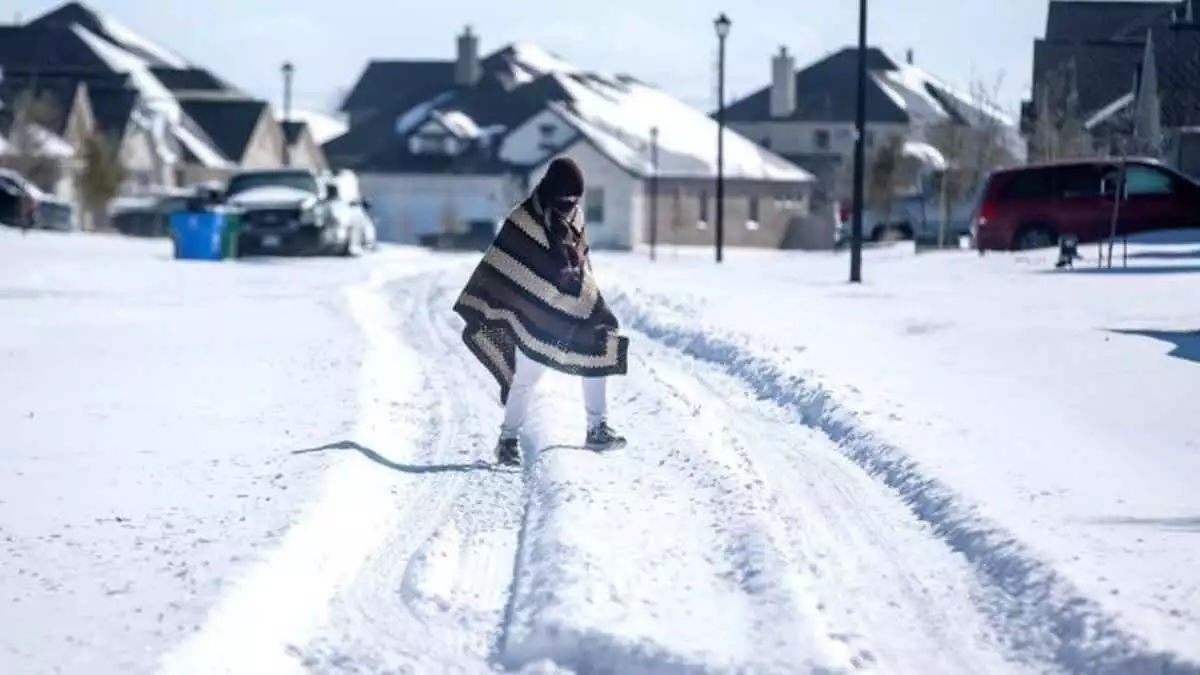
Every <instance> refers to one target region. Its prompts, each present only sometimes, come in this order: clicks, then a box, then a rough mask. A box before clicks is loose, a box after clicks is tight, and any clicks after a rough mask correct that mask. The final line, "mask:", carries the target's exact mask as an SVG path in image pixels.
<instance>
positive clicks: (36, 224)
mask: <svg viewBox="0 0 1200 675" xmlns="http://www.w3.org/2000/svg"><path fill="white" fill-rule="evenodd" d="M0 223H6V224H10V225H14V226H17V227H29V228H37V229H43V230H57V231H60V232H69V231H72V230H77V229H79V219H78V217H77V216H76V213H75V207H73V206H72V205H71V204H70V202H67V201H65V200H63V199H59V198H58V197H55V196H53V195H50V194H47V193H45V192H43V191H42V190H41V188H39V187H38V186H37V185H34V184H33V181H30V180H29V179H28V178H26V177H25V176H22V175H21V174H20V173H17V172H16V171H13V170H12V169H4V168H0Z"/></svg>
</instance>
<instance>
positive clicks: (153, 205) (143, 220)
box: [108, 192, 191, 237]
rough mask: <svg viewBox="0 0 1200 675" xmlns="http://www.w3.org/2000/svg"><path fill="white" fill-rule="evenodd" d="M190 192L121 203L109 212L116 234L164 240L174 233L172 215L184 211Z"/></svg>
mask: <svg viewBox="0 0 1200 675" xmlns="http://www.w3.org/2000/svg"><path fill="white" fill-rule="evenodd" d="M190 194H191V193H190V192H187V193H180V194H165V195H156V196H150V197H145V198H140V199H121V200H118V201H117V202H116V203H115V204H114V205H113V206H112V207H111V208H110V210H109V214H108V222H109V224H110V225H111V226H112V228H113V229H114V230H116V231H117V232H120V233H121V234H124V235H129V236H134V237H165V236H167V235H169V234H170V230H171V213H172V212H174V211H181V210H183V209H184V208H185V207H186V206H187V203H188V199H189V197H190Z"/></svg>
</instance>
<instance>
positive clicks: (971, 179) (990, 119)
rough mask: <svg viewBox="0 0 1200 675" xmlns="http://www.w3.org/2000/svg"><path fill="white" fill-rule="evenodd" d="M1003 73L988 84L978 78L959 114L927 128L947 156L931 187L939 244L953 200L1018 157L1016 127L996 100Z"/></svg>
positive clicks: (932, 142) (963, 196)
mask: <svg viewBox="0 0 1200 675" xmlns="http://www.w3.org/2000/svg"><path fill="white" fill-rule="evenodd" d="M1002 82H1003V75H1000V76H998V77H997V79H996V81H995V82H994V83H993V84H992V85H991V86H990V87H989V86H988V85H986V84H985V83H984V82H982V81H980V80H975V81H973V82H972V83H971V87H970V94H969V97H970V100H969V102H968V103H969V105H968V106H966V107H965V108H964V110H963V111H961V112H962V113H964V114H960V115H959V116H958V117H956V118H952V119H947V120H944V121H942V122H939V123H937V124H934V125H932V126H930V127H929V128H928V129H926V130H925V137H926V140H927V141H928V143H929V144H930V145H932V146H933V147H935V148H937V150H938V151H939V152H941V153H942V156H943V157H944V158H945V160H946V165H947V166H946V168H945V169H944V170H942V171H937V172H934V173H933V174H932V176H931V178H932V185H931V187H932V189H933V192H934V194H935V195H936V196H937V200H938V214H939V223H940V226H939V231H938V246H939V247H941V246H944V245H945V243H946V242H945V237H946V225H947V221H948V220H949V218H950V212H951V208H952V205H953V204H956V203H958V202H960V201H962V200H964V199H967V198H968V197H969V196H970V195H971V193H972V192H973V191H974V190H975V188H976V187H977V186H978V185H979V183H980V182H981V181H982V180H983V178H984V177H985V176H986V175H987V174H988V172H990V171H992V170H993V169H997V168H999V167H1003V166H1007V165H1011V164H1013V163H1015V162H1016V161H1017V157H1016V156H1015V154H1014V151H1013V150H1014V149H1013V148H1012V146H1011V142H1012V141H1014V140H1015V133H1014V132H1015V129H1013V128H1012V127H1011V125H1010V124H1009V123H1008V121H1007V120H1006V119H1005V118H1004V116H1003V115H1001V114H1000V108H999V105H998V103H997V101H998V98H999V96H998V91H999V89H1000V86H1001V84H1002Z"/></svg>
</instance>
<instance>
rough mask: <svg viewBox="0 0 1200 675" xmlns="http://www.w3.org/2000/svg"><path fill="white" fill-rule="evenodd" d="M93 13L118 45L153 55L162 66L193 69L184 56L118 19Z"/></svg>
mask: <svg viewBox="0 0 1200 675" xmlns="http://www.w3.org/2000/svg"><path fill="white" fill-rule="evenodd" d="M93 13H94V14H95V15H96V19H97V20H98V21H99V22H100V25H101V26H102V27H103V28H104V32H105V33H107V34H108V37H110V38H112V39H113V40H115V41H116V42H117V43H118V44H121V45H123V46H126V47H131V48H133V49H135V50H138V51H141V52H142V53H145V54H148V55H151V56H153V57H154V58H156V59H158V60H159V61H160V62H161V65H165V66H169V67H171V68H179V69H185V68H192V67H193V66H192V64H191V63H189V62H188V61H187V60H186V59H184V58H183V57H182V56H179V55H178V54H176V53H175V52H172V51H171V50H169V49H167V48H166V47H163V46H161V45H159V44H157V43H155V42H154V41H152V40H149V39H147V38H145V37H143V36H142V35H139V34H138V33H137V32H136V31H134V30H133V29H131V28H129V27H128V26H126V25H125V24H123V23H121V22H119V21H117V20H116V19H114V18H112V17H110V16H104V15H101V14H99V13H95V12H93Z"/></svg>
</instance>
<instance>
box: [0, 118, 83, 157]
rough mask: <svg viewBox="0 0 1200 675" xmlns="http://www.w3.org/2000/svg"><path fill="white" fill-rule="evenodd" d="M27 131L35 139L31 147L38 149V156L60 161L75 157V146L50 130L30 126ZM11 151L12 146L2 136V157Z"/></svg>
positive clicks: (33, 125)
mask: <svg viewBox="0 0 1200 675" xmlns="http://www.w3.org/2000/svg"><path fill="white" fill-rule="evenodd" d="M27 130H28V132H29V133H30V135H32V137H33V138H32V139H31V140H30V142H31V143H32V145H31V146H29V147H31V148H36V149H37V154H38V155H44V156H46V157H57V158H59V159H67V158H69V157H74V156H75V148H74V146H72V145H71V144H70V143H68V142H67V140H66V139H64V138H63V137H61V136H59V135H57V134H55V133H54V132H52V131H50V130H49V129H46V128H45V127H43V126H41V125H39V124H30V125H29V126H28V127H27ZM11 151H12V145H11V144H10V143H9V142H8V141H6V140H5V139H4V137H2V136H0V155H7V154H9V153H10V152H11Z"/></svg>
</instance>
